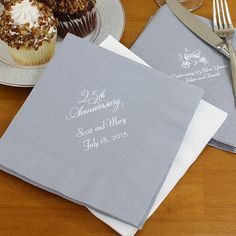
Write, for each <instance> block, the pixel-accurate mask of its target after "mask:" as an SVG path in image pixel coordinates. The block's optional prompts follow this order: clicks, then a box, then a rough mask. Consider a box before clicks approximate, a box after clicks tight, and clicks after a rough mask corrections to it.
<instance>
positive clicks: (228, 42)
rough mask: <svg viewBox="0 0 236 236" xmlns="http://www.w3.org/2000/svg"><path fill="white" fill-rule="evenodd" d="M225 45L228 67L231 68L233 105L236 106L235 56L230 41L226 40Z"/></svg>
mask: <svg viewBox="0 0 236 236" xmlns="http://www.w3.org/2000/svg"><path fill="white" fill-rule="evenodd" d="M227 44H228V48H229V56H230V66H231V73H232V81H233V89H234V100H235V105H236V56H235V52H234V48H233V44H232V41H231V40H227Z"/></svg>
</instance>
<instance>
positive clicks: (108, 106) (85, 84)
mask: <svg viewBox="0 0 236 236" xmlns="http://www.w3.org/2000/svg"><path fill="white" fill-rule="evenodd" d="M202 93H203V92H202V90H201V89H199V88H196V87H194V86H191V85H188V84H186V83H182V82H180V81H177V80H172V79H170V78H169V77H167V76H166V75H164V74H162V73H160V72H158V71H155V70H153V69H150V68H147V67H145V66H142V65H140V64H137V63H135V62H132V61H130V60H129V59H126V58H123V57H121V56H118V55H116V54H114V53H112V52H110V51H108V50H105V49H103V48H100V47H99V46H96V45H93V44H91V43H88V42H87V41H85V40H81V39H79V38H77V37H75V36H73V35H68V36H67V37H66V39H65V40H64V42H63V44H62V46H61V47H60V49H58V52H57V53H56V56H55V57H54V59H53V60H52V61H51V62H50V64H49V66H48V67H47V69H46V70H45V72H44V74H43V76H42V77H41V79H40V81H39V82H38V84H37V85H36V86H35V88H34V89H33V91H32V93H31V94H30V96H29V97H28V99H27V101H26V102H25V104H24V105H23V107H22V108H21V110H20V111H19V112H18V114H17V115H16V117H15V118H14V120H13V122H12V123H11V125H10V126H9V128H8V129H7V131H6V132H5V134H4V136H3V138H2V139H1V142H0V165H1V168H2V169H3V170H5V171H7V172H9V173H11V174H13V175H16V176H18V177H20V178H22V179H24V180H25V181H28V182H30V183H32V184H34V185H37V186H39V187H41V188H44V189H46V190H48V191H51V192H53V193H55V194H58V195H61V196H62V197H65V198H68V199H70V200H72V201H74V202H76V203H79V204H82V205H85V206H87V207H90V208H94V209H96V210H98V211H100V212H102V213H104V214H107V215H109V216H112V217H114V218H117V219H119V220H121V221H123V222H126V223H128V224H131V225H133V226H135V227H139V228H140V227H142V225H143V223H144V221H145V220H146V218H147V214H148V213H149V211H150V208H151V207H152V205H153V201H154V200H155V198H156V195H157V193H158V191H159V189H160V187H161V185H162V183H163V181H164V179H165V177H166V174H167V173H168V171H169V168H170V166H171V163H172V161H173V158H174V157H175V155H176V153H177V151H178V148H179V147H180V145H181V143H182V140H183V137H184V135H185V132H186V130H187V128H188V125H189V123H190V121H191V119H192V116H193V114H194V112H195V109H196V107H197V105H198V103H199V102H200V99H201V98H202ZM153 179H155V181H153Z"/></svg>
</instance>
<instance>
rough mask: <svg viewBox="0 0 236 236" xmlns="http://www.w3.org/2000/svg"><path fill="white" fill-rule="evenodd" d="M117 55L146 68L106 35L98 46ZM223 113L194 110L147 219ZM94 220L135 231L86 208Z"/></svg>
mask: <svg viewBox="0 0 236 236" xmlns="http://www.w3.org/2000/svg"><path fill="white" fill-rule="evenodd" d="M100 46H102V47H104V48H107V49H109V50H111V51H113V52H115V53H117V54H120V55H122V56H125V57H127V58H130V59H132V60H134V61H136V62H139V63H141V64H143V65H146V66H149V65H148V64H147V63H146V62H144V61H143V60H142V59H141V58H139V57H138V56H136V55H135V54H134V53H132V52H131V51H130V50H129V49H127V48H126V47H125V46H123V45H122V44H120V43H119V42H118V41H116V40H115V39H114V38H112V37H111V36H109V37H108V38H107V39H106V40H104V42H103V43H102V44H101V45H100ZM226 117H227V114H226V113H225V112H223V111H222V110H220V109H218V108H216V107H215V106H212V105H211V104H209V103H207V102H205V101H203V100H202V101H201V102H200V103H199V105H198V107H197V109H196V112H195V114H194V116H193V119H192V121H191V123H190V125H189V127H188V129H187V132H186V134H185V137H184V140H183V142H182V144H181V146H180V149H179V151H178V153H177V155H176V156H175V159H174V161H173V163H172V166H171V169H170V171H169V173H168V175H167V178H166V180H165V182H164V184H163V186H162V188H161V190H160V192H159V193H158V195H157V197H156V199H155V203H154V205H153V207H152V209H151V211H150V213H149V215H148V217H150V216H151V215H152V214H153V213H154V212H155V210H156V209H157V208H158V207H159V205H160V204H161V203H162V201H163V200H164V199H165V198H166V197H167V195H168V194H169V193H170V191H171V190H172V189H173V188H174V186H175V185H176V184H177V182H178V181H179V180H180V179H181V178H182V176H183V175H184V174H185V172H186V171H187V170H188V168H189V167H190V166H191V164H192V163H193V162H194V161H195V160H196V159H197V157H198V156H199V154H200V153H201V151H202V150H203V148H204V147H205V146H206V145H207V143H208V142H209V140H210V139H211V138H212V137H213V135H214V134H215V133H216V131H217V130H218V129H219V128H220V127H221V125H222V124H223V122H224V121H225V119H226ZM89 210H90V211H91V212H92V213H93V214H94V215H95V216H96V217H98V218H99V219H100V220H102V221H103V222H104V223H106V224H107V225H109V226H110V227H111V228H113V229H114V230H115V231H117V232H118V233H119V234H121V235H123V236H133V235H134V234H135V233H136V232H137V231H138V229H137V228H135V227H133V226H131V225H128V224H125V223H123V222H121V221H119V220H116V219H114V218H112V217H109V216H106V215H104V214H101V213H99V212H97V211H94V210H92V209H89Z"/></svg>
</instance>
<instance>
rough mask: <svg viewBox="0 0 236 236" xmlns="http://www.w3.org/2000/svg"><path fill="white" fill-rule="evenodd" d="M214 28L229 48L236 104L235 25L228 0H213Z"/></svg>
mask: <svg viewBox="0 0 236 236" xmlns="http://www.w3.org/2000/svg"><path fill="white" fill-rule="evenodd" d="M213 29H214V31H215V33H216V34H217V35H218V36H219V37H221V38H223V39H224V40H225V41H226V44H227V45H228V48H229V56H230V65H231V73H232V81H233V88H234V101H235V105H236V56H235V52H234V48H233V44H232V37H233V35H234V27H233V23H232V20H231V17H230V13H229V7H228V4H227V1H226V0H220V1H219V0H213Z"/></svg>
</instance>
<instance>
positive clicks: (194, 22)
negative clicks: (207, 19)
mask: <svg viewBox="0 0 236 236" xmlns="http://www.w3.org/2000/svg"><path fill="white" fill-rule="evenodd" d="M166 2H167V5H168V7H169V9H170V10H171V11H172V12H173V13H174V14H175V16H176V17H177V18H178V19H179V20H180V21H181V22H182V23H183V24H184V25H185V26H186V27H187V28H189V29H190V30H191V31H192V32H193V33H195V34H196V35H198V36H199V37H200V38H201V39H202V40H204V41H205V42H207V43H208V44H209V45H211V46H212V47H214V48H215V49H216V50H218V51H219V52H221V53H222V54H224V55H225V56H226V57H228V58H229V50H228V47H227V45H226V43H225V42H224V41H223V39H221V38H220V37H218V36H217V35H216V34H215V33H214V32H213V31H212V29H211V28H209V27H208V26H206V25H205V24H204V23H202V22H201V21H200V20H199V19H197V17H196V16H195V15H193V14H192V13H190V12H189V11H188V10H187V9H186V8H184V7H183V6H182V5H181V4H180V3H179V2H178V1H176V0H166Z"/></svg>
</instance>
